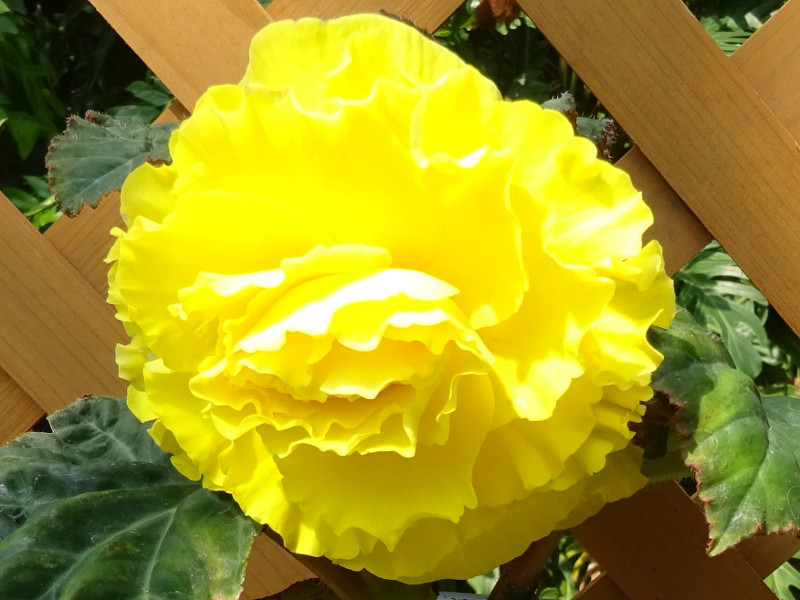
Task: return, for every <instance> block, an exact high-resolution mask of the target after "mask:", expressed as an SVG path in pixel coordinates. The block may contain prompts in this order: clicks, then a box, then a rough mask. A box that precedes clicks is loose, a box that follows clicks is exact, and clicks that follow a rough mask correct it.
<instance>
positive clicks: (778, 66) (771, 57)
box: [733, 0, 800, 138]
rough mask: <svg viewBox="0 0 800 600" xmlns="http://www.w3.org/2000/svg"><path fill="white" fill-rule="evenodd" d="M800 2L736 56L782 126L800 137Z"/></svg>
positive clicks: (781, 12)
mask: <svg viewBox="0 0 800 600" xmlns="http://www.w3.org/2000/svg"><path fill="white" fill-rule="evenodd" d="M798 32H800V3H798V2H797V0H792V1H791V2H788V3H787V4H785V5H784V6H783V8H781V9H780V10H779V11H778V13H777V14H775V15H774V16H772V18H770V19H769V20H768V21H767V22H766V23H765V24H764V26H763V27H761V28H760V29H758V31H756V32H755V34H753V36H752V37H751V38H750V39H749V40H747V42H746V43H745V44H744V45H743V46H742V47H741V48H739V49H738V50H737V51H736V53H735V54H734V55H733V61H734V63H735V64H736V66H737V67H738V68H739V70H740V71H742V73H744V74H745V75H746V76H747V80H748V81H749V82H750V84H751V85H752V86H753V88H754V89H755V90H756V91H757V92H758V94H759V96H760V97H761V99H762V100H763V101H764V103H765V104H766V105H767V106H769V108H770V109H771V110H772V112H774V113H775V114H776V115H778V116H779V117H780V119H781V122H782V123H783V125H784V126H785V127H786V128H787V129H788V130H789V131H790V132H792V133H793V134H794V135H795V137H797V138H800V102H798V101H797V90H798V89H800V88H799V87H798V86H800V36H798Z"/></svg>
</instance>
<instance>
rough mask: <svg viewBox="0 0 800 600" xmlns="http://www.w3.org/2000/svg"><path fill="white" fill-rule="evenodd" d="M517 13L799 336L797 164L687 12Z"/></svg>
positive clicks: (673, 5) (773, 122) (535, 1)
mask: <svg viewBox="0 0 800 600" xmlns="http://www.w3.org/2000/svg"><path fill="white" fill-rule="evenodd" d="M521 5H522V6H523V8H524V9H525V10H526V11H527V12H528V14H529V15H530V16H531V18H533V20H534V22H536V23H537V25H538V26H539V27H541V29H542V31H543V32H544V33H545V35H547V36H548V38H549V39H550V41H551V42H552V43H553V44H554V46H555V47H556V48H557V49H558V50H559V52H560V53H561V54H562V55H563V56H564V57H565V58H566V60H567V61H568V62H569V63H570V64H571V65H572V67H573V68H575V70H576V71H577V72H578V74H579V75H581V77H582V78H583V79H584V81H586V82H587V84H588V85H589V86H590V87H591V88H592V90H593V91H594V92H595V93H596V94H597V95H598V97H599V98H600V99H601V100H602V101H603V102H604V104H605V105H606V106H607V107H608V109H609V111H610V112H611V113H612V114H613V115H614V116H615V118H617V119H618V120H619V121H620V123H621V124H622V126H623V127H624V128H625V130H626V131H627V132H628V133H629V134H630V135H631V137H632V138H633V139H634V140H635V141H636V142H637V144H638V145H639V146H640V148H641V149H642V151H643V152H644V153H645V155H646V156H647V157H648V158H649V159H650V161H651V162H652V163H653V164H654V165H655V166H656V167H657V168H658V170H659V171H660V173H661V174H662V175H663V176H664V178H665V179H666V180H667V181H668V182H669V183H670V185H671V186H672V188H673V189H674V190H675V191H676V192H678V194H679V195H680V197H681V198H683V199H684V201H685V202H686V203H687V204H688V205H689V206H690V207H691V209H692V211H693V212H694V213H695V214H696V215H697V216H698V217H700V219H701V221H703V223H704V224H705V225H706V227H707V228H708V229H709V231H711V233H712V234H713V235H714V236H715V237H716V238H717V239H718V240H719V241H720V243H722V244H723V246H724V247H725V248H726V249H727V250H728V251H729V252H730V254H731V255H732V256H733V257H734V258H735V259H736V260H737V262H738V263H739V264H740V266H741V267H742V268H743V269H744V270H745V272H747V274H748V275H749V276H750V278H751V279H752V280H753V281H754V282H755V283H756V285H758V286H759V288H760V289H761V291H762V292H764V294H765V295H766V296H767V298H768V299H769V300H770V301H771V302H772V304H773V306H775V308H776V309H777V310H778V312H780V313H781V315H782V316H783V317H784V319H785V320H786V321H787V322H788V323H789V324H790V325H791V326H792V328H793V329H795V331H800V304H798V303H797V302H796V301H795V290H797V289H800V270H798V269H797V268H796V264H795V260H796V257H797V256H798V255H800V237H798V236H797V235H796V231H797V228H798V226H800V205H799V204H798V203H797V202H795V199H796V198H798V197H800V154H798V152H797V146H796V143H795V140H794V138H793V137H792V136H791V135H790V134H789V132H788V131H787V130H786V129H785V128H784V127H783V126H782V125H781V123H780V122H779V121H778V119H777V118H776V117H775V115H773V114H772V113H771V112H770V110H769V109H768V108H767V107H766V106H765V105H764V103H763V102H762V100H761V99H760V97H759V95H758V93H757V92H756V91H755V90H754V89H753V88H752V86H750V84H748V82H747V79H746V78H745V77H744V75H743V74H742V73H741V71H740V70H738V69H737V68H736V67H735V65H734V64H733V63H732V62H731V61H729V60H728V59H727V57H725V55H724V54H723V53H722V52H721V51H720V50H719V48H718V47H717V46H716V44H715V43H714V41H713V40H712V39H711V38H710V37H709V36H708V35H707V34H706V32H705V31H704V30H703V28H702V27H701V26H700V24H699V23H698V22H697V20H696V19H695V18H694V17H693V16H692V14H691V13H690V12H689V11H688V9H686V7H685V6H684V5H683V4H682V3H681V2H680V0H664V1H662V2H658V3H655V4H653V3H640V2H638V1H637V0H614V1H611V0H522V1H521ZM589 48H591V51H590V52H589V51H588V49H589ZM664 119H668V121H669V122H668V123H666V124H665V123H664ZM778 215H780V217H779V218H776V217H777V216H778ZM766 240H780V243H765V241H766Z"/></svg>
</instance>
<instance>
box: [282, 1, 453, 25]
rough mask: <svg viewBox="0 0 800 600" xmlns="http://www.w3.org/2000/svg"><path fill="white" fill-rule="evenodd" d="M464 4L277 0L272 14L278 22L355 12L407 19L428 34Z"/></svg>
mask: <svg viewBox="0 0 800 600" xmlns="http://www.w3.org/2000/svg"><path fill="white" fill-rule="evenodd" d="M461 4H462V2H461V1H459V0H437V1H436V2H419V1H417V0H348V1H346V2H342V1H341V0H275V1H274V2H273V3H272V4H270V5H269V13H270V15H272V17H273V18H274V19H275V20H278V19H298V18H300V17H317V18H320V19H333V18H335V17H341V16H343V15H352V14H355V13H376V12H381V11H382V12H385V13H386V14H389V15H392V16H395V17H398V18H400V19H406V20H408V21H410V22H412V23H414V24H415V25H416V26H417V27H419V28H420V29H423V30H424V31H428V32H433V31H435V30H436V29H437V28H438V27H439V25H441V24H442V23H443V22H444V20H445V19H447V17H449V16H450V15H452V14H453V13H454V12H455V10H456V9H457V8H458V7H459V6H460V5H461Z"/></svg>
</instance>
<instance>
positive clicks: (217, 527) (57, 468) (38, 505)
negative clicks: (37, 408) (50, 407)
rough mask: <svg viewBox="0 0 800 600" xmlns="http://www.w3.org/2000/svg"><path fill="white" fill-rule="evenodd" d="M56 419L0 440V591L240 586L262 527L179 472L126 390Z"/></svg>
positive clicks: (102, 593)
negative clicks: (128, 402)
mask: <svg viewBox="0 0 800 600" xmlns="http://www.w3.org/2000/svg"><path fill="white" fill-rule="evenodd" d="M49 420H50V423H51V427H52V430H53V433H28V434H25V435H23V436H22V437H20V438H19V439H17V440H15V441H12V442H10V443H9V444H7V445H6V446H4V447H2V448H0V598H3V599H4V600H37V599H42V600H43V599H51V598H59V599H63V600H67V599H75V600H78V599H80V600H107V599H108V598H114V599H115V600H127V599H130V600H134V599H136V600H152V599H156V598H159V599H160V598H170V599H174V600H195V599H197V600H200V599H203V600H207V599H209V598H214V599H215V600H222V599H230V600H234V599H235V598H238V597H239V594H240V592H241V583H242V579H243V573H244V565H245V561H246V558H247V555H248V553H249V550H250V546H251V544H252V540H253V536H254V535H255V534H256V533H257V532H258V529H259V528H258V527H257V525H256V524H255V523H254V522H253V521H251V520H250V519H249V518H247V517H246V516H245V515H244V514H243V513H242V512H241V510H240V509H239V507H238V506H237V505H236V504H235V503H234V502H233V501H232V500H231V499H230V497H228V496H227V495H224V494H220V493H215V492H211V491H209V490H205V489H203V488H202V487H201V485H200V484H199V483H198V482H193V481H190V480H188V479H186V478H184V477H183V476H182V475H180V474H179V473H178V472H177V471H176V470H175V469H174V467H172V465H171V464H170V462H169V457H168V455H167V454H166V453H164V452H162V451H161V450H159V449H158V448H157V447H156V445H155V444H154V443H153V441H152V440H151V439H150V437H149V436H148V435H147V432H146V429H147V426H146V425H143V424H141V423H139V421H137V420H136V418H135V417H134V416H133V415H132V414H131V413H130V412H129V411H128V409H127V407H126V406H125V401H124V400H123V399H119V398H99V397H98V398H90V399H84V400H79V401H77V402H76V403H74V404H72V405H71V406H69V407H67V408H66V409H64V410H62V411H60V412H58V413H55V414H53V415H52V416H51V417H50V419H49Z"/></svg>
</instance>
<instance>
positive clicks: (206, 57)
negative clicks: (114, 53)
mask: <svg viewBox="0 0 800 600" xmlns="http://www.w3.org/2000/svg"><path fill="white" fill-rule="evenodd" d="M91 3H92V4H93V5H94V7H95V8H96V9H97V10H98V11H99V12H100V14H101V15H103V17H104V18H105V19H106V21H108V22H109V23H110V24H111V26H112V27H113V28H114V29H116V31H117V33H119V34H120V35H121V36H122V38H123V39H124V40H125V41H126V42H127V43H128V45H129V46H130V47H131V48H133V50H134V51H135V52H136V53H137V54H138V55H139V57H140V58H141V59H142V60H143V61H144V62H145V63H146V64H147V65H148V66H149V67H150V68H151V69H152V70H153V72H155V73H156V75H158V77H159V78H160V79H161V81H163V82H164V84H165V85H166V86H167V87H168V88H169V89H170V91H171V92H172V93H173V94H175V96H176V97H177V98H178V100H180V102H181V103H182V104H183V105H184V106H186V107H187V108H189V109H191V108H192V107H194V103H195V102H196V101H197V98H198V97H199V96H200V94H202V93H203V92H204V91H205V90H206V88H208V87H209V86H211V85H215V84H219V83H232V82H235V81H238V80H239V79H241V77H242V75H244V67H245V65H247V52H248V48H249V46H250V38H252V37H253V33H255V32H256V31H257V30H258V29H260V28H261V27H263V26H264V25H266V24H267V23H268V22H269V21H270V17H269V16H268V14H267V12H266V11H264V9H263V8H261V6H260V5H259V4H258V3H257V2H256V1H255V0H230V1H228V2H223V1H221V0H203V1H202V2H187V1H186V0H169V1H167V2H164V1H163V0H136V2H120V1H118V0H91Z"/></svg>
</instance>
